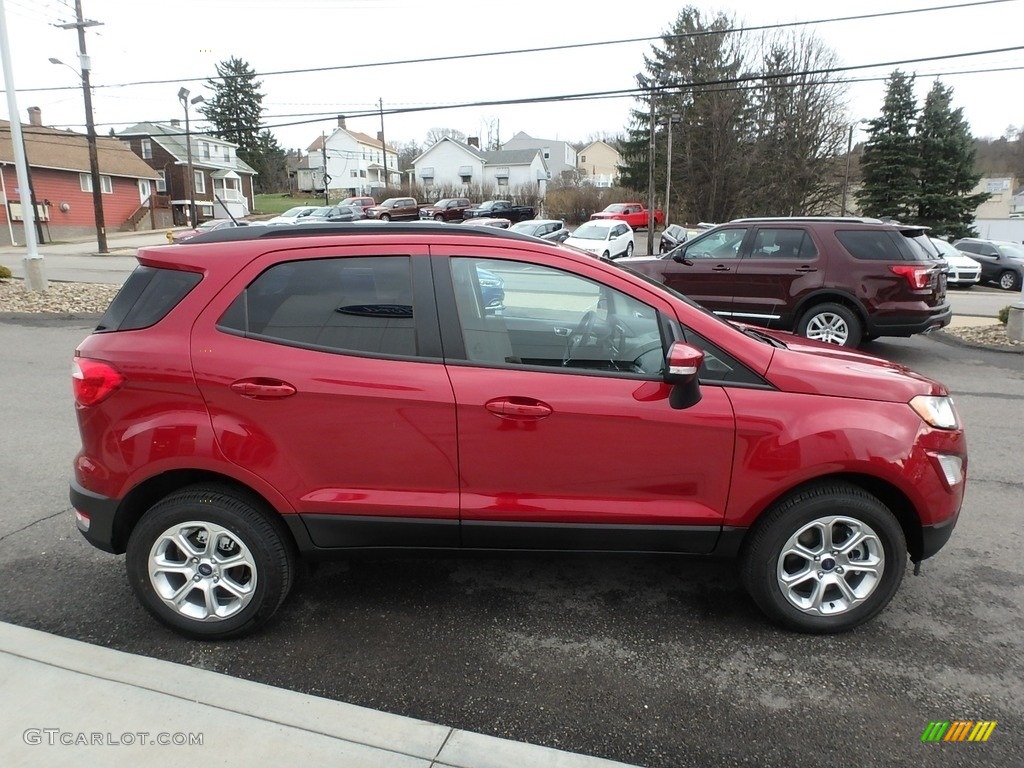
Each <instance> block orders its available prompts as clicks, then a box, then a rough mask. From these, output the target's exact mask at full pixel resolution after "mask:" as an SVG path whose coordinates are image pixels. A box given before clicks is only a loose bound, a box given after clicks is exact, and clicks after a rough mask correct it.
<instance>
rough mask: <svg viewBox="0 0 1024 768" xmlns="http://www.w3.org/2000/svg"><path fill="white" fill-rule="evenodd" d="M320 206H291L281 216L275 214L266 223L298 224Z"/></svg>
mask: <svg viewBox="0 0 1024 768" xmlns="http://www.w3.org/2000/svg"><path fill="white" fill-rule="evenodd" d="M319 207H320V206H318V205H296V206H295V207H294V208H289V209H288V210H287V211H285V212H284V213H282V214H281V215H280V216H275V217H274V218H272V219H267V220H266V221H264V222H263V223H264V224H297V223H298V222H300V221H302V220H303V219H304V218H306V217H307V216H309V215H310V214H311V213H313V211H315V210H316V209H317V208H319Z"/></svg>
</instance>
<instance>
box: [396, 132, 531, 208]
mask: <svg viewBox="0 0 1024 768" xmlns="http://www.w3.org/2000/svg"><path fill="white" fill-rule="evenodd" d="M471 141H472V139H471ZM413 168H414V170H415V178H416V182H417V183H418V184H419V185H420V186H422V187H424V188H425V189H428V190H429V189H430V188H431V187H442V188H444V189H458V188H463V189H466V190H469V189H470V188H473V187H475V188H483V189H490V188H493V189H494V190H495V193H496V194H497V195H498V196H499V197H500V196H501V195H502V190H503V189H504V190H508V193H507V194H512V193H513V192H515V191H516V190H517V189H523V188H526V187H529V188H531V190H532V191H534V192H536V193H537V194H538V195H539V196H540V197H543V196H544V194H545V192H546V191H547V183H548V178H549V174H548V167H547V164H546V163H545V162H544V157H543V155H542V153H541V151H540V150H539V149H515V150H496V151H482V150H481V149H480V148H479V147H477V146H474V145H472V144H463V143H462V142H461V141H456V140H455V139H452V138H450V137H447V136H446V137H445V138H443V139H441V140H440V141H438V142H437V143H436V144H434V145H432V146H431V147H429V148H428V149H427V150H425V151H424V152H423V153H422V154H421V155H420V156H419V157H417V158H416V159H415V160H413Z"/></svg>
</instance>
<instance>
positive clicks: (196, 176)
mask: <svg viewBox="0 0 1024 768" xmlns="http://www.w3.org/2000/svg"><path fill="white" fill-rule="evenodd" d="M192 184H193V185H194V186H193V189H194V190H195V191H196V192H197V193H199V194H205V193H206V176H205V174H204V173H203V172H202V171H193V180H192Z"/></svg>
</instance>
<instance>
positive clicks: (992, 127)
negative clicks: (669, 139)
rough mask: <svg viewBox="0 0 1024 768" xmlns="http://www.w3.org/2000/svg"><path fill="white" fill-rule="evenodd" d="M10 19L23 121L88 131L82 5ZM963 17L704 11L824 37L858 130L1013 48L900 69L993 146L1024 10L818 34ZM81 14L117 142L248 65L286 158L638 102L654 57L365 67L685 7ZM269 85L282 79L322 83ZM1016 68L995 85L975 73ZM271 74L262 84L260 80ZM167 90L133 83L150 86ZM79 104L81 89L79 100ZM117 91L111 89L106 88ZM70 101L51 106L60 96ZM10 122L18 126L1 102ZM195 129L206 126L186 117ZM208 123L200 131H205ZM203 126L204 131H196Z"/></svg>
mask: <svg viewBox="0 0 1024 768" xmlns="http://www.w3.org/2000/svg"><path fill="white" fill-rule="evenodd" d="M2 1H3V4H4V7H5V9H6V14H7V26H8V34H9V38H10V48H11V59H12V69H13V74H14V78H15V86H16V88H17V92H18V111H19V112H20V113H21V115H22V116H23V118H24V116H25V115H26V109H27V108H28V107H31V106H38V107H40V108H41V109H42V114H43V122H44V123H45V124H46V125H54V126H58V127H71V128H73V129H75V130H82V131H83V132H84V111H83V100H82V92H81V88H80V83H79V81H78V79H77V76H76V74H75V73H74V72H72V71H71V70H70V69H69V68H68V67H62V66H57V65H53V64H50V63H49V62H48V58H49V57H51V56H52V57H56V58H59V59H61V60H62V61H64V62H67V63H68V64H70V65H73V66H75V67H76V68H77V66H78V59H77V51H78V38H77V34H76V33H75V31H74V30H63V29H59V28H57V27H55V26H54V25H55V24H60V23H66V22H68V21H73V19H74V0H2ZM958 4H959V3H957V2H956V0H931V1H930V2H929V0H857V1H856V2H844V3H839V2H822V0H773V1H770V0H732V2H723V3H721V4H717V5H714V6H711V5H704V4H699V5H700V7H701V8H702V10H703V11H704V12H705V13H706V14H709V13H711V12H713V11H715V10H722V11H725V12H726V13H730V14H732V15H734V16H735V17H736V18H737V20H738V21H739V22H740V23H741V24H743V25H745V26H752V25H763V24H774V23H785V22H793V21H806V22H811V21H818V22H819V23H815V24H809V25H808V26H807V27H806V28H805V29H806V30H807V31H809V32H811V33H813V34H814V35H815V36H816V37H818V38H819V39H820V40H821V41H822V42H823V43H824V44H825V45H826V46H828V47H830V48H831V49H833V50H834V51H835V52H836V54H837V56H838V58H839V61H840V64H841V65H844V66H860V65H881V66H876V67H874V68H872V69H861V70H856V71H851V72H848V73H846V74H847V76H849V77H851V78H859V79H867V78H873V79H871V80H869V81H868V82H861V83H857V84H853V85H851V86H850V87H849V90H848V99H847V106H848V117H849V118H850V119H851V120H857V119H860V118H870V117H875V116H877V115H878V113H879V111H880V109H881V105H882V98H883V93H884V79H885V77H886V76H887V75H888V74H889V73H890V72H891V71H892V70H893V69H895V68H896V65H894V64H892V62H898V61H907V60H910V59H925V58H932V57H940V56H948V55H950V54H966V53H974V52H978V51H986V50H994V49H1001V48H1014V47H1017V48H1018V50H1013V51H1008V52H1005V53H999V54H990V55H985V56H964V57H961V58H953V59H946V60H935V61H922V62H917V63H912V64H904V65H902V66H901V68H902V69H903V70H904V71H907V72H916V73H918V81H917V86H916V91H917V96H918V99H919V102H923V99H924V96H925V94H926V93H927V91H928V89H929V88H930V86H931V82H932V80H933V79H934V75H936V74H941V75H942V76H941V79H942V80H943V82H944V83H946V84H947V85H951V86H952V87H953V88H954V105H955V106H958V107H963V109H964V114H965V116H966V118H967V120H968V122H969V123H970V125H971V130H972V132H973V133H974V135H976V136H988V137H996V136H1000V135H1002V134H1003V133H1004V132H1005V131H1006V129H1007V127H1008V126H1010V125H1016V126H1022V125H1024V49H1022V47H1024V34H1022V29H1024V0H1011V1H1010V2H1003V3H997V4H988V5H975V6H973V7H966V8H956V9H951V10H933V11H928V12H923V13H917V14H912V15H903V16H895V17H891V18H876V19H865V20H854V21H837V22H833V23H820V22H821V20H823V19H829V18H835V17H842V16H853V15H864V14H872V13H881V12H888V11H896V10H910V9H923V8H932V7H937V6H943V5H958ZM82 5H83V15H84V16H85V18H87V19H93V20H96V21H98V22H101V23H102V26H97V27H91V28H89V29H88V30H87V32H86V45H87V49H88V53H89V55H90V58H91V61H92V83H93V85H94V86H96V88H95V96H94V100H93V105H94V113H95V119H96V123H97V130H98V131H99V132H100V133H103V134H105V133H108V132H109V129H110V128H111V127H113V128H114V129H115V130H119V129H121V128H123V127H124V126H125V125H127V124H130V123H133V122H141V121H146V120H149V121H167V120H170V119H172V118H179V119H181V118H182V117H183V114H184V113H183V110H182V107H181V104H180V102H179V101H178V99H177V92H178V88H179V87H181V86H185V87H186V88H188V89H190V90H191V92H192V94H193V95H196V94H201V93H202V94H206V95H209V93H210V92H209V90H208V89H206V88H205V86H204V82H203V81H204V80H205V79H206V78H207V77H211V76H213V75H214V74H215V70H214V65H215V64H216V63H217V62H218V61H222V60H225V59H227V58H229V57H231V56H237V57H239V58H242V59H244V60H246V61H247V62H249V64H250V65H251V66H252V67H253V68H254V69H255V70H256V71H257V73H259V74H260V79H261V80H262V83H263V85H262V91H263V93H264V94H265V95H266V97H265V99H264V101H263V105H264V107H265V108H266V112H265V125H266V126H267V127H270V128H271V129H272V130H273V132H274V134H275V135H276V136H277V138H278V140H279V141H280V143H281V145H282V146H284V147H286V148H302V149H305V148H306V147H308V146H309V144H311V143H312V142H313V141H314V140H315V139H316V138H317V137H318V136H319V135H320V132H321V131H322V130H327V131H329V130H330V129H331V128H332V127H333V126H334V125H335V124H336V119H335V117H334V116H335V115H337V114H346V115H348V116H349V117H348V127H349V128H350V129H354V130H359V131H363V132H365V133H369V134H371V135H375V134H376V133H377V131H378V130H380V118H379V117H378V116H377V115H376V114H373V115H371V116H368V117H367V116H362V117H360V116H359V115H360V114H363V115H365V114H366V113H367V112H373V111H375V110H376V109H377V103H378V99H382V100H383V106H384V109H385V111H387V110H392V109H407V108H415V107H429V106H437V105H444V104H460V103H473V102H479V101H494V100H502V99H532V98H538V97H547V96H558V95H564V94H577V93H592V92H595V91H612V90H618V89H630V88H633V87H634V86H635V79H634V78H635V75H636V73H637V72H640V71H642V70H643V56H644V53H646V52H649V51H650V50H651V47H652V45H654V44H655V41H645V42H637V43H627V44H619V45H605V46H592V47H582V48H577V49H568V50H561V51H556V52H546V53H528V54H517V55H508V56H493V57H486V58H475V59H464V60H458V61H448V62H433V63H416V64H397V65H393V66H378V67H366V66H356V65H366V64H374V63H379V62H385V61H396V60H410V59H423V58H428V57H444V56H455V55H460V54H474V53H485V52H492V51H504V50H512V49H523V48H538V47H544V46H552V45H573V44H582V43H594V42H601V41H611V40H624V39H628V38H656V37H658V36H660V35H661V34H662V33H664V32H665V31H667V30H668V29H669V28H670V26H671V25H672V23H673V21H674V20H675V18H676V16H677V15H678V12H679V11H680V9H681V8H683V7H684V5H685V3H681V2H674V1H672V0H629V2H622V3H610V2H594V1H593V0H556V1H552V0H543V1H542V0H492V2H487V3H484V2H478V1H477V2H467V1H466V0H455V1H454V2H446V0H434V2H423V0H172V1H171V2H166V3H158V2H152V0H142V1H141V2H140V1H139V0H131V1H130V2H129V1H126V0H82ZM331 67H348V68H346V69H333V70H329V69H328V70H325V71H313V72H306V73H303V74H281V75H274V74H270V73H272V72H277V71H281V70H297V69H305V70H313V69H320V68H331ZM994 69H1008V71H1003V72H988V73H984V74H979V73H975V74H949V73H954V72H963V71H965V70H994ZM264 73H266V74H264ZM153 80H159V81H166V82H163V83H159V84H139V85H135V83H139V82H140V81H153ZM75 86H79V87H77V89H76V88H75ZM100 86H113V87H100ZM62 87H63V88H65V90H41V89H53V88H62ZM634 105H635V102H634V101H633V100H632V99H630V98H613V99H604V100H589V101H576V102H553V103H542V104H531V105H519V106H471V107H464V108H460V109H444V110H436V111H427V112H412V113H406V114H394V115H388V114H386V115H385V124H384V129H385V134H386V138H387V140H388V142H389V143H392V144H396V143H404V142H407V141H416V142H418V143H420V144H422V143H423V142H424V140H425V138H426V135H427V132H428V131H429V130H430V129H431V128H434V127H441V128H454V129H457V130H460V131H462V132H463V133H465V134H467V135H471V136H472V135H479V136H481V137H482V138H483V140H484V141H487V139H488V136H489V135H491V136H493V135H494V134H495V133H497V135H499V136H500V138H501V139H502V140H507V139H509V138H511V136H512V135H513V134H514V133H516V132H518V131H525V132H526V133H529V134H530V135H532V136H535V137H540V138H548V139H562V140H566V141H575V140H586V139H589V138H592V137H594V136H598V135H603V134H617V133H621V132H622V131H623V130H624V129H625V128H626V126H627V125H628V121H629V110H630V108H631V107H632V106H634ZM0 109H2V112H0V116H2V117H4V118H7V117H8V116H9V115H8V110H7V104H6V101H4V102H3V104H2V107H0ZM191 114H192V117H193V118H196V117H198V116H197V115H196V113H195V112H192V113H191ZM200 120H201V118H200ZM198 127H200V128H201V127H202V123H201V122H200V123H199V124H198Z"/></svg>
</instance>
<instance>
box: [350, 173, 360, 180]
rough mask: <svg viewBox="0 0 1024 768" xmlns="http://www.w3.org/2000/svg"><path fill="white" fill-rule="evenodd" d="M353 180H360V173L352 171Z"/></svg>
mask: <svg viewBox="0 0 1024 768" xmlns="http://www.w3.org/2000/svg"><path fill="white" fill-rule="evenodd" d="M352 178H353V179H358V178H359V171H352Z"/></svg>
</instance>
